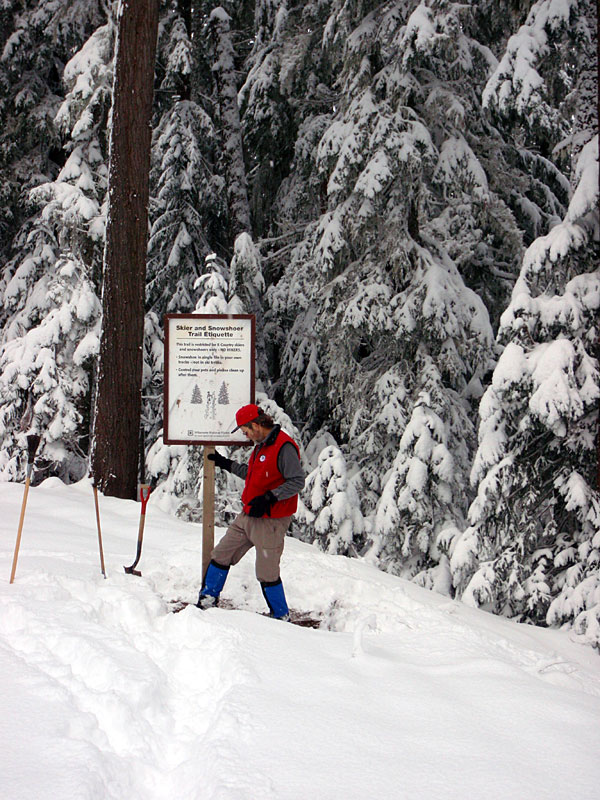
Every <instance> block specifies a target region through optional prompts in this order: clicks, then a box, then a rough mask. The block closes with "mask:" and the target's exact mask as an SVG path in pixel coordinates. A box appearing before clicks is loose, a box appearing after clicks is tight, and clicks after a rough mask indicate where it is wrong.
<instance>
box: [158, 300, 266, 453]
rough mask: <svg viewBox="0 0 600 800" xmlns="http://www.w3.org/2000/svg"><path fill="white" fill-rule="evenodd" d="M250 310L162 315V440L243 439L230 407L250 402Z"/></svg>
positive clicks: (227, 441) (237, 441)
mask: <svg viewBox="0 0 600 800" xmlns="http://www.w3.org/2000/svg"><path fill="white" fill-rule="evenodd" d="M254 336H255V321H254V315H252V314H232V315H225V314H167V315H166V316H165V380H164V426H163V427H164V434H163V440H164V442H165V444H203V445H234V444H247V443H248V441H247V439H246V437H245V436H244V434H243V433H241V432H240V431H236V432H235V433H232V431H233V429H234V428H235V427H236V421H235V412H236V411H237V409H238V408H240V407H241V406H243V405H246V404H247V403H253V402H254Z"/></svg>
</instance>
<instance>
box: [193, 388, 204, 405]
mask: <svg viewBox="0 0 600 800" xmlns="http://www.w3.org/2000/svg"><path fill="white" fill-rule="evenodd" d="M191 402H192V403H194V405H200V403H202V392H201V391H200V387H199V386H198V384H196V385H195V386H194V391H193V392H192V400H191Z"/></svg>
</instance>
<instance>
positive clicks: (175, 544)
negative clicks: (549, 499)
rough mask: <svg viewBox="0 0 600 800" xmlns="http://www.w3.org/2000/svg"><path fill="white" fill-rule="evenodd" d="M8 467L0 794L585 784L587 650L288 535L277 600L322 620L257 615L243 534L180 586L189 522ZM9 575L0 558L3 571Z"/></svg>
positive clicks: (471, 789) (251, 794)
mask: <svg viewBox="0 0 600 800" xmlns="http://www.w3.org/2000/svg"><path fill="white" fill-rule="evenodd" d="M22 496H23V487H22V486H19V485H15V484H0V504H1V506H0V507H1V508H2V519H1V521H0V530H1V548H0V571H1V574H0V603H1V606H2V613H1V616H0V694H1V712H2V713H1V714H0V752H1V754H2V755H1V756H0V758H1V765H2V768H1V769H0V797H1V798H3V800H25V799H27V800H34V799H35V800H59V799H60V800H70V798H77V800H83V799H84V798H85V799H86V800H88V799H89V800H113V799H114V800H158V799H159V798H160V800H162V799H163V798H165V800H166V798H169V799H170V800H172V799H173V798H174V799H175V800H259V799H260V800H262V799H263V798H265V799H267V800H268V799H269V798H274V799H275V800H304V799H305V798H314V800H354V798H356V800H358V798H360V799H361V800H363V799H364V798H371V797H375V798H379V800H391V799H392V798H411V800H414V799H415V798H419V799H420V798H427V800H430V799H431V800H436V799H437V798H440V799H442V798H443V800H462V798H480V797H485V798H486V799H487V800H500V798H503V799H506V800H515V799H518V800H528V799H529V798H531V799H532V800H546V799H547V800H561V799H563V798H564V800H588V799H589V800H592V798H596V797H598V781H599V780H600V760H599V759H598V753H599V752H600V658H599V657H598V655H597V654H595V653H594V652H593V651H592V650H590V649H589V648H586V647H583V646H582V645H580V644H577V643H576V642H574V641H572V640H571V638H570V635H569V634H568V633H567V632H556V631H547V630H541V629H535V628H532V627H525V626H518V625H515V624H513V623H510V622H508V621H506V620H502V619H498V618H495V617H492V616H491V615H488V614H485V613H484V612H481V611H476V610H473V609H470V608H467V607H466V606H463V605H461V604H460V603H456V602H452V601H449V600H448V599H447V598H444V597H442V596H441V595H435V594H432V593H429V592H426V591H424V590H421V589H419V588H418V587H415V586H413V585H411V584H408V583H405V582H403V581H401V580H399V579H397V578H394V577H392V576H390V575H386V574H383V573H380V572H377V571H376V570H375V569H373V568H371V567H369V566H367V565H365V564H362V563H361V562H359V561H356V560H349V559H345V558H342V557H333V556H328V555H325V554H323V553H321V552H319V551H318V550H317V549H316V548H314V547H310V546H307V545H305V544H302V543H300V542H297V541H295V540H288V543H287V545H286V552H285V554H284V560H283V570H282V571H283V577H284V581H285V585H286V589H287V593H288V599H289V600H290V603H291V604H292V605H293V606H294V607H296V608H302V609H313V610H316V611H318V612H321V613H322V614H323V615H324V624H325V625H327V626H328V628H329V629H321V630H312V629H303V628H298V627H295V626H293V625H288V624H286V623H280V622H276V621H273V620H269V619H266V618H264V617H262V616H260V615H258V614H255V613H251V612H252V611H262V610H263V608H264V604H263V600H262V596H261V594H260V589H259V586H258V584H257V583H256V581H255V579H254V576H253V559H252V557H251V554H249V555H248V556H246V559H245V560H244V561H243V562H242V563H241V564H240V565H238V567H236V568H235V569H234V570H232V572H231V575H230V578H229V581H228V583H227V586H226V591H225V595H226V596H227V597H229V598H230V599H232V600H233V601H234V602H235V603H236V604H239V605H242V606H244V607H245V608H247V609H248V610H244V611H227V610H221V609H214V610H211V611H206V612H200V611H198V610H197V609H195V608H193V607H190V608H187V609H186V610H184V611H182V612H181V613H179V614H170V613H168V611H167V606H166V603H165V600H164V598H168V599H175V598H183V599H189V600H193V599H195V597H196V595H197V589H198V579H199V562H200V539H201V535H200V534H201V531H200V528H199V526H197V525H191V524H187V523H182V522H179V521H177V520H174V519H173V518H171V517H168V516H166V515H165V514H163V513H162V512H160V511H159V510H158V509H157V508H156V507H153V505H152V501H150V503H149V505H148V514H147V522H146V533H145V542H144V554H143V557H142V561H141V564H140V566H141V569H142V571H143V577H142V578H136V577H133V576H129V575H125V573H124V572H123V568H122V565H123V564H129V563H131V561H132V560H133V557H134V554H135V542H136V536H137V525H138V520H139V505H138V504H136V503H134V502H130V501H122V500H115V499H112V498H101V517H102V526H103V537H104V551H105V558H106V567H107V573H108V579H107V580H104V579H103V578H102V575H101V573H100V568H99V559H98V549H97V537H96V531H95V516H94V503H93V496H92V492H91V488H90V486H89V484H88V483H87V482H86V481H82V482H81V483H79V484H77V485H75V486H71V487H65V486H63V485H62V484H61V483H60V482H59V481H58V480H56V479H50V480H48V481H46V482H45V483H44V484H43V485H42V486H40V487H38V488H35V489H32V490H31V491H30V495H29V503H28V508H27V515H26V518H25V527H24V531H23V541H22V546H21V556H20V560H19V565H18V569H17V577H16V581H15V583H14V584H13V585H9V582H8V579H9V576H10V565H11V560H12V552H13V547H14V542H15V535H16V530H17V525H18V519H19V511H20V506H21V499H22ZM2 576H4V577H2Z"/></svg>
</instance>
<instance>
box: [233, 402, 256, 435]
mask: <svg viewBox="0 0 600 800" xmlns="http://www.w3.org/2000/svg"><path fill="white" fill-rule="evenodd" d="M259 415H260V408H259V407H258V406H257V405H255V404H254V403H250V404H249V405H247V406H242V407H241V408H240V409H239V411H236V414H235V421H236V422H237V425H236V427H235V428H234V429H233V430H232V431H231V432H232V433H235V432H236V431H237V429H238V428H241V427H242V425H247V424H248V423H249V422H254V420H255V419H256V418H257V417H258V416H259Z"/></svg>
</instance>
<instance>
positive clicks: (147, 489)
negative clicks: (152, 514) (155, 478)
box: [140, 484, 152, 514]
mask: <svg viewBox="0 0 600 800" xmlns="http://www.w3.org/2000/svg"><path fill="white" fill-rule="evenodd" d="M151 491H152V487H151V486H148V485H146V484H142V486H140V500H141V501H142V514H145V513H146V504H147V503H148V499H149V497H150V492H151ZM144 493H145V496H144Z"/></svg>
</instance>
